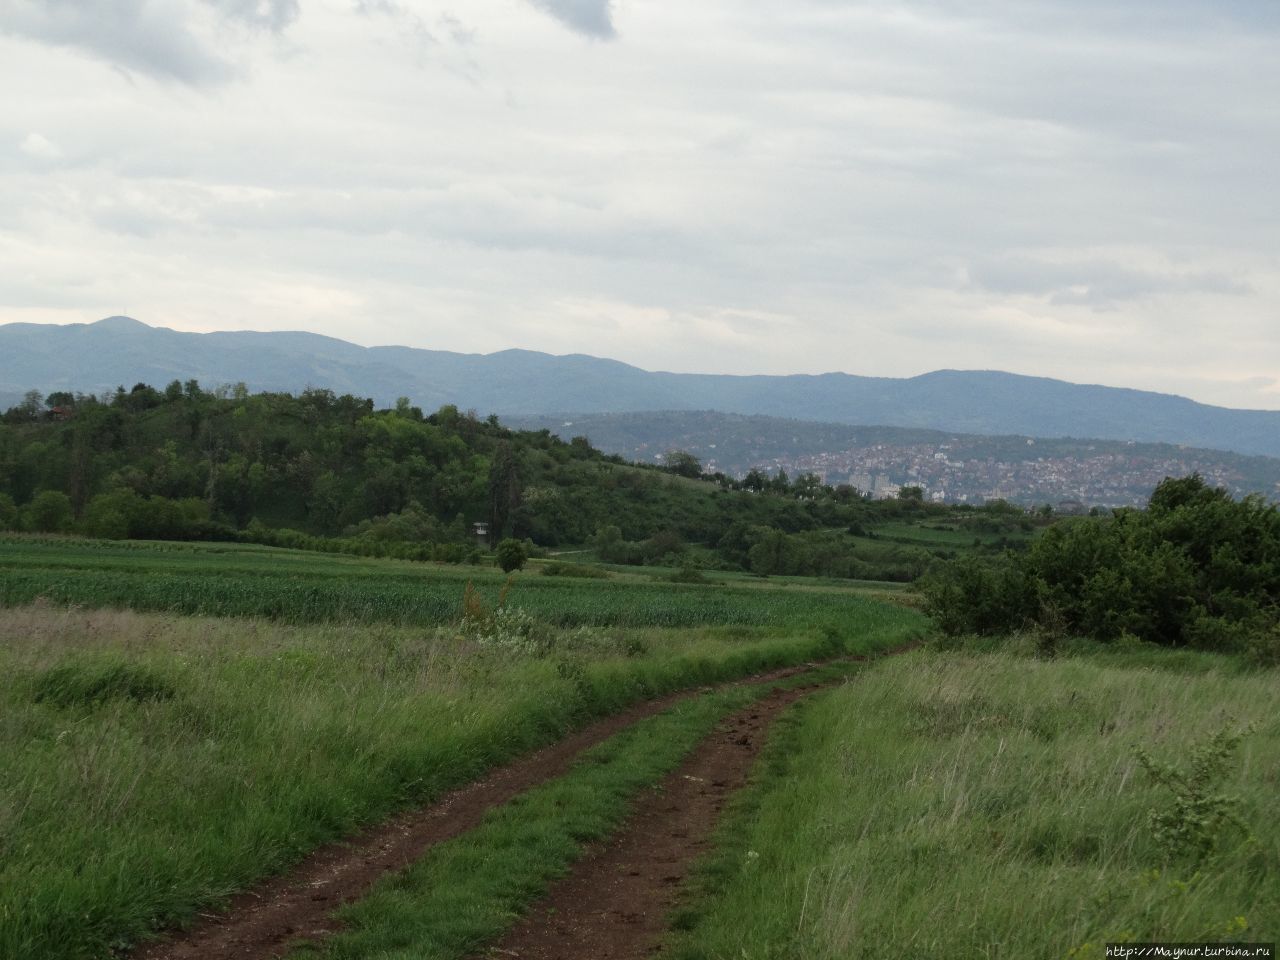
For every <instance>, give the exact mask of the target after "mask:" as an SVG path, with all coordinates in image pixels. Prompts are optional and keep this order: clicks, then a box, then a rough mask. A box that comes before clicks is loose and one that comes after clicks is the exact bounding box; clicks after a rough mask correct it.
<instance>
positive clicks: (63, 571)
mask: <svg viewBox="0 0 1280 960" xmlns="http://www.w3.org/2000/svg"><path fill="white" fill-rule="evenodd" d="M506 579H507V578H506V577H505V576H504V575H503V574H501V573H498V572H496V571H494V570H493V569H492V568H489V567H444V566H437V565H434V564H421V563H409V562H404V561H393V560H370V559H362V558H351V557H340V556H330V555H324V554H315V553H307V552H303V551H296V550H285V549H277V548H271V547H257V546H244V545H238V544H237V545H227V544H195V543H159V542H157V543H137V542H131V543H117V542H112V541H94V540H73V539H59V538H23V537H8V538H4V539H0V606H16V605H21V604H26V603H30V602H32V601H34V600H37V599H41V600H44V601H47V602H49V603H53V604H58V605H76V606H83V607H92V608H114V609H133V610H149V611H156V612H165V613H180V614H186V615H193V616H218V617H222V616H229V617H264V618H269V619H273V620H280V621H284V622H288V623H318V622H325V621H332V620H352V621H356V622H360V623H387V624H402V625H413V626H424V627H427V626H440V625H443V624H447V623H451V622H453V621H455V620H456V619H457V618H458V615H459V613H460V602H461V597H462V594H463V592H464V590H465V587H466V584H467V583H468V582H472V583H473V584H474V585H475V587H476V588H477V590H479V591H480V592H481V594H482V596H484V597H485V598H486V599H487V601H488V602H489V603H496V601H497V599H498V597H499V594H500V593H501V591H502V589H503V587H504V584H505V582H506ZM509 599H510V601H511V602H512V603H515V604H516V605H518V606H520V607H521V608H522V609H524V610H525V611H527V612H528V613H530V614H531V615H533V616H535V617H537V618H539V619H541V620H544V621H546V622H547V623H550V624H553V625H555V626H561V627H576V626H597V627H647V626H661V627H690V626H704V625H709V624H718V625H726V626H783V625H787V624H793V623H811V622H813V621H814V620H815V619H822V618H824V617H826V618H830V619H832V620H833V621H842V620H843V619H844V618H845V616H846V608H848V607H849V605H850V603H851V602H853V603H854V606H858V604H857V603H856V597H855V596H854V594H853V592H852V590H851V589H850V588H838V587H831V588H823V589H821V590H806V591H804V592H803V593H802V592H800V591H795V592H791V593H789V592H786V591H777V590H760V589H756V588H754V585H750V584H724V585H719V584H672V583H654V582H637V581H634V580H623V579H618V580H607V581H595V580H592V581H587V580H582V579H577V578H572V577H543V576H538V575H536V572H535V571H534V570H533V569H531V570H529V571H528V572H526V573H523V574H518V575H517V576H516V577H515V579H514V580H513V583H512V587H511V589H510V592H509ZM860 609H867V608H866V605H865V604H863V605H861V607H860Z"/></svg>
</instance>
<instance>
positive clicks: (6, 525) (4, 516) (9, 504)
mask: <svg viewBox="0 0 1280 960" xmlns="http://www.w3.org/2000/svg"><path fill="white" fill-rule="evenodd" d="M16 529H18V508H17V507H16V506H15V505H14V503H13V497H11V496H9V495H8V494H7V493H0V530H16Z"/></svg>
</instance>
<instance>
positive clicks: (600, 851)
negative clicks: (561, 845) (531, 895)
mask: <svg viewBox="0 0 1280 960" xmlns="http://www.w3.org/2000/svg"><path fill="white" fill-rule="evenodd" d="M814 689H815V688H814V687H809V688H803V689H792V690H775V691H773V692H772V693H770V694H768V695H767V696H765V697H764V698H763V699H761V700H759V701H757V702H756V703H754V704H752V705H751V706H750V707H748V708H747V709H745V710H743V711H741V712H739V713H737V714H734V715H733V716H731V717H729V718H728V719H726V720H724V721H722V723H721V724H720V726H719V727H718V728H717V729H716V732H715V733H714V734H712V735H711V736H710V737H708V738H707V739H706V740H704V741H703V742H702V743H701V744H699V746H698V747H697V748H696V749H695V750H694V751H693V753H691V754H690V755H689V756H688V757H687V758H686V759H685V761H684V762H683V763H682V764H681V765H680V767H679V768H678V769H677V770H675V771H674V772H672V773H671V774H669V775H668V776H667V777H666V778H665V779H664V780H663V781H662V782H661V783H660V784H658V785H657V786H656V787H654V788H652V789H651V790H647V791H645V792H644V793H643V794H642V795H641V797H640V798H639V799H638V800H637V802H636V805H635V807H634V808H633V810H632V813H631V815H630V817H629V818H628V820H627V822H626V825H625V826H624V827H623V828H622V830H621V831H620V832H619V833H617V834H615V835H614V836H613V837H611V838H610V839H609V840H608V841H607V842H605V843H604V844H601V845H599V846H597V847H596V848H595V849H594V850H592V851H591V852H590V853H588V855H587V856H585V857H584V858H583V859H582V860H580V861H578V863H577V864H576V866H575V867H574V869H573V871H572V872H571V873H570V874H569V876H567V877H565V878H564V879H563V880H561V881H559V882H557V883H556V884H554V885H553V886H552V888H551V890H550V891H549V892H548V894H547V895H546V896H545V897H544V898H543V899H542V900H541V901H540V902H538V903H537V904H536V905H535V906H534V907H533V908H532V909H530V911H529V912H528V913H527V914H526V915H525V917H524V919H522V920H521V921H520V922H519V923H518V924H517V925H516V926H514V927H513V928H512V929H511V930H510V931H508V933H507V934H506V936H504V937H503V938H502V939H501V940H500V941H499V942H498V943H496V944H494V945H493V946H491V947H489V948H488V949H487V950H486V951H485V952H483V953H482V954H480V955H479V957H481V958H484V960H639V958H642V957H648V956H651V955H652V954H653V953H654V952H655V951H656V950H657V949H658V948H659V947H660V945H661V940H662V937H663V935H664V933H665V932H666V929H667V923H666V918H667V914H668V912H669V911H670V909H671V907H672V905H673V903H674V902H675V899H676V895H677V893H678V891H679V887H680V884H681V882H682V881H683V880H684V878H685V875H686V874H687V872H688V870H689V868H690V866H691V865H692V864H693V862H694V861H695V860H696V859H697V858H698V857H699V856H701V855H702V854H703V853H704V852H705V851H706V849H707V846H708V844H709V843H710V839H711V835H712V832H713V831H714V829H715V826H716V823H717V822H718V821H719V819H720V814H721V813H722V811H723V809H724V806H725V803H726V802H727V801H728V799H729V797H730V795H732V794H733V792H734V791H736V790H739V789H741V788H742V787H743V786H745V785H746V782H747V778H748V776H749V775H750V772H751V768H752V765H753V763H754V761H755V759H756V757H757V755H758V754H759V752H760V749H761V747H762V746H763V745H764V740H765V736H766V734H767V733H768V728H769V725H770V724H771V723H772V722H773V721H774V720H775V719H776V718H777V716H778V714H780V713H781V712H782V711H783V710H784V709H785V708H786V707H788V706H789V705H790V704H792V703H794V702H795V701H796V700H798V699H800V698H801V697H803V696H805V695H806V694H808V693H811V692H813V690H814Z"/></svg>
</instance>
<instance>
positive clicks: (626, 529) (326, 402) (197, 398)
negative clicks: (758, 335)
mask: <svg viewBox="0 0 1280 960" xmlns="http://www.w3.org/2000/svg"><path fill="white" fill-rule="evenodd" d="M947 512H948V511H947V510H946V509H945V508H941V507H937V506H935V505H930V504H926V503H923V502H921V501H920V499H919V498H918V497H907V498H905V499H902V500H898V501H891V502H872V501H869V500H867V499H865V498H864V497H863V496H861V495H860V494H859V493H858V492H857V491H855V490H854V489H853V488H851V487H847V486H837V487H831V486H827V485H825V484H823V483H822V482H821V481H820V480H819V479H818V478H817V477H814V476H812V475H804V476H800V477H797V478H795V479H794V480H792V479H790V478H788V477H787V476H786V474H785V473H779V474H778V475H777V476H772V477H770V476H765V475H764V474H762V473H759V472H757V471H753V472H752V473H751V474H749V475H748V476H747V477H746V478H745V479H744V480H742V481H738V480H734V479H733V478H729V477H725V476H723V475H715V476H706V475H704V474H702V472H701V466H700V465H699V463H698V461H697V460H696V458H694V457H692V456H690V455H688V454H684V453H681V452H679V451H673V452H672V453H671V454H669V455H668V457H667V458H666V463H665V465H663V466H640V465H636V464H629V463H625V462H623V461H622V460H621V459H620V458H618V457H609V456H605V455H603V454H601V453H600V452H598V451H597V450H595V449H593V448H592V447H591V445H590V443H589V442H588V441H587V440H586V439H585V438H582V437H577V438H574V439H573V440H572V441H570V442H567V443H566V442H563V441H561V440H560V439H558V438H556V437H555V436H553V435H552V434H551V433H549V432H548V431H546V430H542V431H538V432H529V431H522V432H516V431H510V430H507V429H506V428H504V427H503V426H502V425H501V424H499V423H498V421H497V420H496V418H493V417H490V418H488V419H484V420H482V419H479V418H477V417H476V416H475V415H474V414H470V413H463V412H461V411H459V410H458V409H456V408H455V407H451V406H446V407H442V408H441V409H439V410H437V411H436V412H435V413H432V414H430V415H424V414H423V412H422V411H421V410H420V409H418V408H417V407H414V406H413V405H411V404H410V403H409V402H408V401H407V400H402V401H400V402H399V403H397V404H396V406H395V407H394V408H392V409H389V410H375V409H374V405H373V403H372V401H370V400H366V399H361V398H357V397H352V396H337V395H335V394H334V393H332V392H331V391H328V390H308V391H305V392H303V393H302V394H300V395H297V396H294V395H291V394H286V393H259V394H250V393H249V391H247V390H246V389H245V388H244V387H243V386H238V387H230V388H220V389H218V390H215V391H208V390H205V389H203V388H201V386H200V385H199V384H198V383H196V382H195V381H188V382H187V383H179V382H176V381H175V382H174V383H171V384H169V386H168V387H166V388H165V389H164V390H156V389H154V388H152V387H150V386H148V385H146V384H138V385H136V386H134V387H133V389H131V390H125V389H123V388H121V389H119V390H117V391H115V392H114V393H113V394H108V395H106V396H103V397H92V396H85V395H78V394H77V395H72V394H69V393H59V394H54V395H51V396H50V397H48V398H41V397H40V396H39V395H38V394H34V393H33V394H29V395H28V396H27V397H26V398H25V399H24V401H23V402H22V403H21V404H19V405H18V406H15V407H13V408H12V409H10V410H9V411H8V412H7V413H5V414H4V415H3V417H0V529H26V530H32V531H45V532H75V533H82V534H85V535H89V536H95V537H106V538H126V537H128V538H145V539H247V540H254V541H257V542H264V543H271V544H277V545H282V546H294V547H304V548H309V549H330V550H340V551H344V552H356V553H366V554H374V555H390V556H402V557H407V558H411V559H436V560H461V559H463V558H464V557H465V556H466V555H467V554H468V553H469V552H471V551H473V550H475V549H476V548H477V537H476V532H475V530H476V524H484V525H485V527H484V529H485V531H486V533H485V536H486V537H487V539H488V543H489V544H497V543H498V542H500V541H502V540H504V539H508V538H514V539H516V540H520V541H528V543H529V544H530V545H538V546H543V547H555V546H559V545H564V544H593V545H594V546H595V547H596V548H597V550H598V553H599V556H600V558H601V559H603V560H606V561H612V562H618V563H657V562H666V563H673V562H679V561H680V560H681V559H685V560H688V559H689V558H688V552H689V550H690V545H698V547H697V549H698V551H700V553H699V558H700V562H705V563H710V564H712V565H717V566H728V567H740V568H742V569H747V570H752V571H754V572H756V573H759V574H762V575H768V574H783V573H788V574H821V575H827V576H842V577H844V576H851V577H882V578H891V579H910V578H913V577H915V576H917V575H918V574H919V573H921V572H922V571H923V570H924V569H925V568H926V567H927V566H928V565H929V563H931V562H932V561H933V560H934V559H935V556H934V554H932V553H931V552H930V551H927V550H922V549H919V548H918V547H916V548H912V547H905V546H904V547H901V548H891V547H889V546H886V548H885V549H884V550H879V551H877V555H876V556H875V557H874V558H871V557H867V556H865V555H860V553H859V550H858V548H857V547H856V546H855V544H854V543H853V541H852V540H851V538H849V537H848V536H846V535H845V534H847V533H861V532H862V531H864V529H865V528H867V527H868V526H870V525H873V524H874V523H877V522H881V521H884V520H886V519H893V518H895V517H903V516H913V517H922V516H930V515H931V514H933V513H938V514H942V513H947ZM961 512H962V513H965V511H961ZM1015 513H1016V511H1015ZM961 519H962V520H963V521H964V522H966V523H968V522H974V521H976V520H981V522H982V523H984V524H988V525H990V524H993V523H994V524H997V525H999V524H1002V523H1010V522H1013V521H1012V520H1011V519H1010V518H1009V517H1006V516H1005V515H1004V514H1002V513H1001V511H1000V510H999V509H998V508H997V509H992V510H989V511H972V512H970V513H967V514H966V515H965V516H964V517H961ZM526 549H527V547H526ZM864 553H865V551H864Z"/></svg>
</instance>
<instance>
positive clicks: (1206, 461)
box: [503, 410, 1280, 506]
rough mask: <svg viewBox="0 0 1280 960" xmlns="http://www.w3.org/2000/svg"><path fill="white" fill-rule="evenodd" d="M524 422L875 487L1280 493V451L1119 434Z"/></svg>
mask: <svg viewBox="0 0 1280 960" xmlns="http://www.w3.org/2000/svg"><path fill="white" fill-rule="evenodd" d="M503 421H504V422H505V423H507V424H508V425H509V426H512V427H515V428H517V429H522V430H550V431H551V432H552V433H555V434H557V435H558V436H560V437H562V438H563V439H565V440H569V439H571V438H572V437H574V436H585V437H587V438H588V439H589V440H590V441H591V443H592V444H593V445H594V446H596V447H598V448H599V449H601V450H603V451H605V452H606V453H614V454H618V455H619V456H622V457H626V458H627V459H629V460H637V461H640V462H644V463H654V462H661V459H662V456H663V454H665V453H666V452H667V451H669V450H683V451H687V452H688V453H691V454H693V455H694V456H696V457H697V458H698V459H699V460H700V461H701V462H702V464H703V465H704V467H705V468H706V469H707V470H708V471H722V472H724V473H726V474H728V475H730V476H735V477H741V476H744V475H745V474H746V473H747V472H748V471H751V470H762V471H764V472H766V473H776V472H777V471H778V470H780V469H781V470H785V471H787V473H788V474H791V475H793V476H794V475H796V474H798V473H810V472H812V473H816V474H818V475H819V476H820V477H822V478H823V479H824V480H825V481H826V482H828V483H832V484H839V483H851V484H853V485H854V486H856V487H859V488H860V489H868V490H870V489H872V488H873V487H874V485H875V483H876V481H877V479H879V480H882V481H884V482H887V483H892V484H916V485H921V486H924V487H925V492H926V494H929V495H932V494H935V493H936V494H938V496H939V499H945V500H947V501H951V502H980V501H982V500H983V499H986V498H988V497H993V496H1000V497H1003V498H1006V499H1009V500H1013V501H1016V502H1020V503H1026V504H1043V503H1057V502H1058V501H1060V500H1079V501H1081V502H1082V503H1084V504H1088V505H1094V504H1097V505H1104V506H1126V505H1135V506H1136V505H1141V504H1143V503H1145V502H1146V499H1147V496H1148V494H1149V493H1150V492H1151V490H1152V488H1153V487H1155V485H1156V484H1157V483H1159V482H1160V481H1161V480H1163V479H1164V478H1165V477H1166V476H1185V475H1188V474H1190V473H1196V472H1198V473H1200V474H1201V475H1202V476H1204V477H1205V478H1206V479H1208V480H1210V481H1211V482H1212V483H1213V484H1214V485H1216V486H1223V487H1226V488H1227V489H1228V490H1230V491H1231V492H1232V493H1234V494H1236V495H1237V496H1243V495H1244V494H1248V493H1264V494H1266V495H1268V496H1272V497H1275V496H1277V495H1280V459H1276V458H1273V457H1250V456H1244V455H1241V454H1235V453H1229V452H1225V451H1220V450H1207V449H1198V448H1194V447H1181V446H1176V445H1173V444H1154V443H1135V442H1132V441H1120V440H1076V439H1070V438H1050V439H1045V438H1031V437H1026V436H981V435H976V434H965V433H948V432H942V431H937V430H921V429H914V428H910V427H871V426H850V425H848V424H840V423H814V422H810V421H805V420H788V419H784V418H781V417H766V416H746V415H742V414H728V413H716V412H714V411H684V410H675V411H662V412H650V413H594V414H573V415H564V416H535V417H504V418H503Z"/></svg>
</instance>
